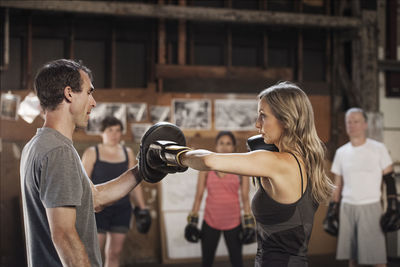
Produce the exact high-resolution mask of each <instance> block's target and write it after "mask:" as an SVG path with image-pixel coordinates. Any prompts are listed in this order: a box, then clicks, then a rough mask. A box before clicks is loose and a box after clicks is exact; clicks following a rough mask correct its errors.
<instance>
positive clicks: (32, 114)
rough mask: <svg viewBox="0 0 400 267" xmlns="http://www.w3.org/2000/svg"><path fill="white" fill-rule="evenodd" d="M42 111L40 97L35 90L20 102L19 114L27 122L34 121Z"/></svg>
mask: <svg viewBox="0 0 400 267" xmlns="http://www.w3.org/2000/svg"><path fill="white" fill-rule="evenodd" d="M40 112H42V108H41V107H40V101H39V98H38V97H37V95H36V94H34V93H33V92H30V93H29V94H28V95H27V96H26V97H25V98H24V100H22V101H21V103H20V104H19V108H18V115H19V116H20V117H21V118H22V119H23V120H24V121H26V122H27V123H32V122H33V121H34V120H35V118H36V117H37V116H38V115H39V114H40Z"/></svg>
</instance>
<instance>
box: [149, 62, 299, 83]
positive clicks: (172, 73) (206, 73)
mask: <svg viewBox="0 0 400 267" xmlns="http://www.w3.org/2000/svg"><path fill="white" fill-rule="evenodd" d="M156 77H157V78H240V79H244V80H246V79H253V78H264V79H266V80H279V79H281V80H291V79H293V71H292V69H291V68H269V69H266V70H265V69H262V68H249V67H229V68H228V67H220V66H188V65H187V66H180V65H157V66H156Z"/></svg>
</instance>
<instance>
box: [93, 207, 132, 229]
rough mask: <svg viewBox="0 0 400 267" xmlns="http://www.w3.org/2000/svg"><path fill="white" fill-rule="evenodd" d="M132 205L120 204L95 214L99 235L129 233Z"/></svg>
mask: <svg viewBox="0 0 400 267" xmlns="http://www.w3.org/2000/svg"><path fill="white" fill-rule="evenodd" d="M131 213H132V211H131V205H130V203H129V202H128V203H123V204H120V203H118V204H117V205H112V206H110V207H107V208H105V209H104V210H102V211H101V212H99V213H95V216H96V224H97V232H98V233H106V232H112V233H123V234H124V233H127V232H128V231H129V224H130V221H131Z"/></svg>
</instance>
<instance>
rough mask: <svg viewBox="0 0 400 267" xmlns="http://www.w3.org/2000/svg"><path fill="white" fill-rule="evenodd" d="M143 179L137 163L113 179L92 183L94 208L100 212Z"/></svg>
mask: <svg viewBox="0 0 400 267" xmlns="http://www.w3.org/2000/svg"><path fill="white" fill-rule="evenodd" d="M141 181H142V177H140V175H139V171H138V166H137V165H136V166H135V167H133V168H131V169H129V170H127V171H126V172H124V173H123V174H121V175H120V176H118V177H117V178H115V179H113V180H111V181H108V182H106V183H102V184H96V185H93V183H91V188H92V193H93V205H94V210H95V211H96V212H99V211H101V210H102V209H104V207H106V206H109V205H111V204H113V203H114V202H116V201H117V200H119V199H121V198H122V197H124V196H126V195H127V194H128V193H129V192H130V191H131V190H132V189H134V188H135V187H136V186H137V185H138V184H139V183H140V182H141Z"/></svg>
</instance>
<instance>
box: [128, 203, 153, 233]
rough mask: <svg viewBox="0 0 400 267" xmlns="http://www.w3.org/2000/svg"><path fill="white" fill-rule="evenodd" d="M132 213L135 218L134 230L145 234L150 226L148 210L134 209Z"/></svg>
mask: <svg viewBox="0 0 400 267" xmlns="http://www.w3.org/2000/svg"><path fill="white" fill-rule="evenodd" d="M132 212H133V215H134V216H135V223H136V229H137V230H138V232H139V233H141V234H146V233H147V232H148V231H149V229H150V226H151V216H150V212H149V210H148V209H141V208H139V207H135V208H134V209H133V210H132Z"/></svg>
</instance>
